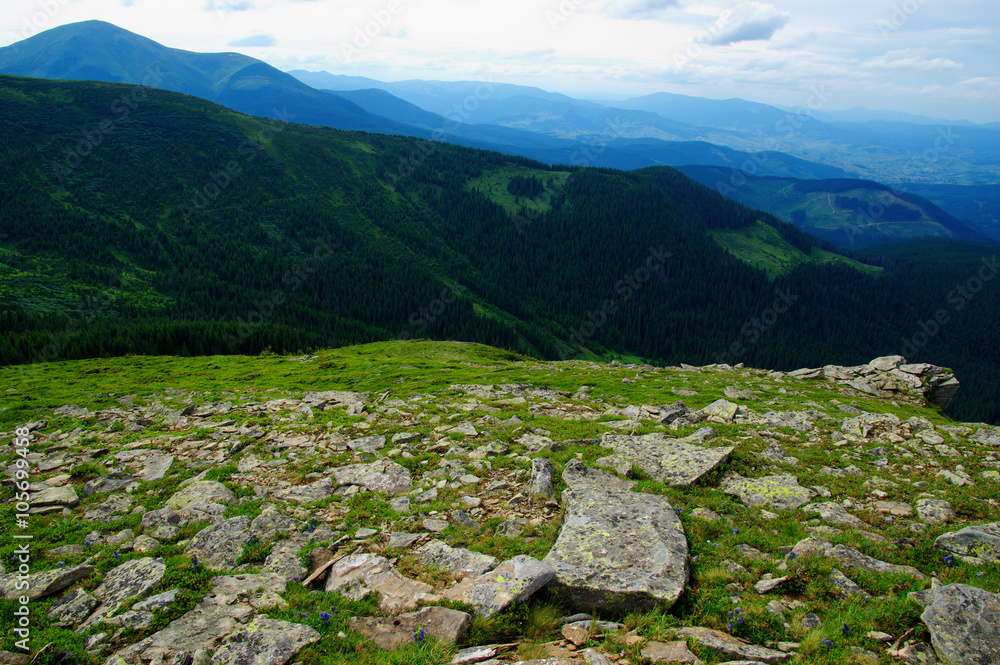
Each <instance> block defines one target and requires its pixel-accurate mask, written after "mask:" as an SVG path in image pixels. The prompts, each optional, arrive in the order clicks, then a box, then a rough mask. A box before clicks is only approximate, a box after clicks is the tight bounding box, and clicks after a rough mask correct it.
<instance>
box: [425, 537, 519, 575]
mask: <svg viewBox="0 0 1000 665" xmlns="http://www.w3.org/2000/svg"><path fill="white" fill-rule="evenodd" d="M417 555H418V556H419V557H420V561H421V562H423V563H424V565H430V566H437V567H438V568H440V569H442V570H447V571H450V572H453V573H462V574H463V575H468V576H472V577H476V576H479V575H482V574H483V573H486V572H487V571H490V570H493V569H494V568H496V567H497V564H499V563H500V562H499V561H498V560H497V558H496V557H492V556H490V555H488V554H480V553H479V552H472V551H469V550H466V549H462V548H458V547H450V546H449V545H448V544H447V543H445V542H443V541H440V540H432V541H430V542H428V543H427V544H426V545H424V546H423V547H421V548H420V549H418V550H417Z"/></svg>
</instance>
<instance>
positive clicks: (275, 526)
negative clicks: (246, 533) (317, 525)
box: [250, 503, 302, 540]
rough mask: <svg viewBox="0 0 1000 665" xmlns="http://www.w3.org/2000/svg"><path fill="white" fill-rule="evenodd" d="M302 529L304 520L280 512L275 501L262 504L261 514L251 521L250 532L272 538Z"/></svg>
mask: <svg viewBox="0 0 1000 665" xmlns="http://www.w3.org/2000/svg"><path fill="white" fill-rule="evenodd" d="M300 531H302V522H301V521H300V520H297V519H294V518H292V517H289V516H287V515H285V514H283V513H280V512H278V509H277V508H276V507H275V506H274V504H273V503H265V504H264V505H263V506H261V512H260V515H258V516H257V517H255V518H254V520H253V522H251V523H250V532H251V533H253V534H254V535H255V536H257V537H258V538H260V539H261V540H271V539H272V538H274V537H275V536H277V535H278V534H279V533H285V534H287V535H289V536H291V535H294V534H296V533H299V532H300Z"/></svg>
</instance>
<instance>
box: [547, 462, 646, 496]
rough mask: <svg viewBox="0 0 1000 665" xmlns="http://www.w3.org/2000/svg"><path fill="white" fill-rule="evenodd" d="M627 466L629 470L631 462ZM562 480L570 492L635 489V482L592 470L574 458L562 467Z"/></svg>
mask: <svg viewBox="0 0 1000 665" xmlns="http://www.w3.org/2000/svg"><path fill="white" fill-rule="evenodd" d="M628 466H629V468H630V469H631V466H632V464H631V462H630V463H629V465H628ZM562 479H563V482H564V483H566V486H567V487H568V488H570V489H571V490H579V489H591V488H593V489H612V490H621V491H623V492H627V491H629V490H631V489H632V488H633V487H635V481H632V480H623V479H621V478H618V477H617V476H612V475H611V474H610V473H608V472H606V471H601V470H599V469H592V468H591V467H589V466H587V465H586V464H584V463H583V462H581V461H580V460H578V459H576V458H573V459H570V460H569V461H568V462H566V466H565V467H563V472H562Z"/></svg>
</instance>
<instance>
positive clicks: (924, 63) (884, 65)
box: [861, 49, 964, 72]
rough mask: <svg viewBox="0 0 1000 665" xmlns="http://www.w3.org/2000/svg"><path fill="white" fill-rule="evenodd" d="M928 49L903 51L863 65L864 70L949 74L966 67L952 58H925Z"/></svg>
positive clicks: (880, 57)
mask: <svg viewBox="0 0 1000 665" xmlns="http://www.w3.org/2000/svg"><path fill="white" fill-rule="evenodd" d="M926 51H927V49H901V50H897V51H889V52H888V53H886V54H885V55H883V56H879V57H877V58H871V59H869V60H866V61H864V62H862V63H861V67H862V68H864V69H887V70H899V69H904V70H913V71H918V72H947V71H954V70H957V69H962V68H963V67H964V65H963V64H962V63H960V62H955V61H954V60H952V59H951V58H925V57H923V56H924V54H925V53H926Z"/></svg>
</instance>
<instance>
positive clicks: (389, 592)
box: [326, 553, 438, 612]
mask: <svg viewBox="0 0 1000 665" xmlns="http://www.w3.org/2000/svg"><path fill="white" fill-rule="evenodd" d="M433 590H434V589H433V587H432V586H431V585H430V584H425V583H423V582H418V581H416V580H411V579H410V578H408V577H403V576H402V575H400V574H399V572H398V571H397V570H396V569H395V568H393V567H392V564H390V563H389V561H388V559H386V558H385V557H380V556H376V555H374V554H367V553H365V554H352V555H351V556H348V557H345V558H344V559H341V560H340V561H338V562H337V563H336V564H334V565H333V566H332V567H331V568H330V570H329V572H328V573H327V579H326V591H327V593H330V592H333V591H336V592H337V593H339V594H340V595H342V596H344V597H345V598H348V599H350V600H360V599H362V598H364V597H365V596H366V595H368V594H369V593H372V592H378V594H379V607H380V608H381V609H382V611H384V612H398V611H399V610H409V609H414V608H416V606H417V603H418V601H421V600H427V601H428V602H432V601H434V600H437V599H438V597H437V596H435V595H434V594H433V593H431V592H432V591H433Z"/></svg>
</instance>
